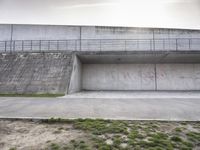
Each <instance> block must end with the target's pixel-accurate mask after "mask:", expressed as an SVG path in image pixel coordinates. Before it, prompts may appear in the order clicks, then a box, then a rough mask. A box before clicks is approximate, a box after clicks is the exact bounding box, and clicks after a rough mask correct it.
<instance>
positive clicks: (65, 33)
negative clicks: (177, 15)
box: [0, 24, 200, 51]
mask: <svg viewBox="0 0 200 150" xmlns="http://www.w3.org/2000/svg"><path fill="white" fill-rule="evenodd" d="M0 34H1V36H0V41H5V40H6V41H10V40H11V41H16V40H77V42H76V41H69V43H67V45H69V47H70V48H71V49H72V50H76V51H122V50H125V51H151V50H153V49H154V48H155V50H160V49H161V50H166V51H170V50H171V51H174V50H189V48H191V49H192V50H200V48H199V39H193V40H192V41H189V40H188V39H186V38H200V30H186V29H158V28H136V27H106V26H102V27H100V26H63V25H15V24H12V25H11V24H8V25H0ZM174 38H179V39H178V40H174ZM88 39H90V41H88ZM94 39H96V40H94ZM119 39H127V40H130V41H126V47H125V46H124V45H125V42H124V41H119ZM133 39H140V40H141V39H143V40H147V39H148V41H141V42H140V41H137V40H135V41H131V40H133ZM162 39H167V40H168V41H167V42H166V43H164V44H163V43H162V42H163V41H162ZM184 39H185V40H184ZM80 40H81V41H80ZM99 40H101V41H99ZM149 40H152V41H153V40H154V42H152V41H149ZM26 42H28V41H26ZM44 42H45V41H44ZM138 42H139V45H138ZM100 43H101V47H99V44H100ZM176 43H177V46H176ZM189 43H190V46H189ZM0 44H1V43H0ZM18 44H19V45H21V43H18ZM61 45H62V44H61ZM74 45H76V48H74ZM3 46H4V45H0V47H3ZM9 46H10V44H8V45H7V49H8V50H9V49H11V48H9ZM15 49H17V48H15ZM50 50H53V49H50ZM66 50H68V51H70V50H69V49H68V48H67V49H66Z"/></svg>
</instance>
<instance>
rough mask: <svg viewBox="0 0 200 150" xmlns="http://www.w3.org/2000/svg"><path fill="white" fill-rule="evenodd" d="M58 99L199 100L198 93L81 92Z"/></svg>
mask: <svg viewBox="0 0 200 150" xmlns="http://www.w3.org/2000/svg"><path fill="white" fill-rule="evenodd" d="M60 98H75V99H78V98H91V99H96V98H103V99H104V98H105V99H121V100H124V99H135V98H142V99H144V98H145V99H154V98H167V99H170V98H172V99H173V98H175V99H176V98H179V99H193V98H194V99H199V98H200V92H199V91H81V92H77V93H73V94H69V95H65V96H62V97H60Z"/></svg>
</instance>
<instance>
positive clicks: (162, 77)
mask: <svg viewBox="0 0 200 150" xmlns="http://www.w3.org/2000/svg"><path fill="white" fill-rule="evenodd" d="M82 89H83V90H200V64H156V65H155V64H84V65H83V74H82Z"/></svg>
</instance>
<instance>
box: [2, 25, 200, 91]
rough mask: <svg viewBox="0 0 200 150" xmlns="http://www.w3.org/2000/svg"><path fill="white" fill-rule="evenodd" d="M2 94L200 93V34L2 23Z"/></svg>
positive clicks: (120, 28) (163, 30)
mask: <svg viewBox="0 0 200 150" xmlns="http://www.w3.org/2000/svg"><path fill="white" fill-rule="evenodd" d="M0 52H1V55H0V61H1V66H0V74H1V77H0V82H1V84H0V93H66V94H69V93H74V92H80V91H82V90H89V91H91V90H95V91H138V90H139V91H199V90H200V31H199V30H187V29H185V30H183V29H181V30H180V29H159V28H131V27H99V26H51V25H13V24H4V25H0Z"/></svg>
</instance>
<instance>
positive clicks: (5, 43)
mask: <svg viewBox="0 0 200 150" xmlns="http://www.w3.org/2000/svg"><path fill="white" fill-rule="evenodd" d="M6 49H7V43H6V41H5V52H6Z"/></svg>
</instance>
